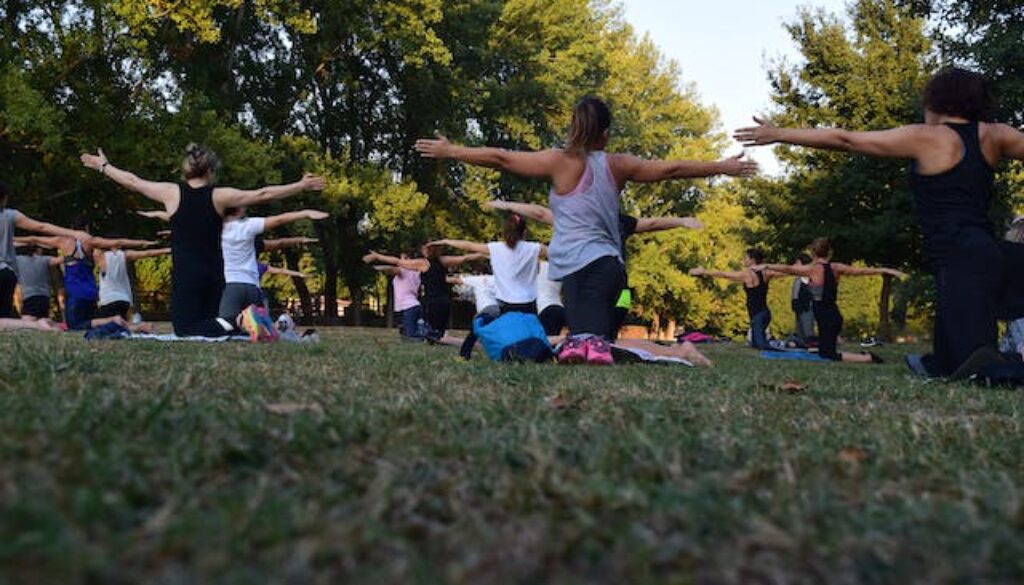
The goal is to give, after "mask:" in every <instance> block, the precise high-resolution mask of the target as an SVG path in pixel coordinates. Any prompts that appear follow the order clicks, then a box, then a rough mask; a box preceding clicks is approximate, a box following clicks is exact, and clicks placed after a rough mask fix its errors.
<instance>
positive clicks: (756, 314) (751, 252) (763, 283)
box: [690, 248, 779, 351]
mask: <svg viewBox="0 0 1024 585" xmlns="http://www.w3.org/2000/svg"><path fill="white" fill-rule="evenodd" d="M764 258H765V256H764V252H763V251H762V250H761V249H760V248H748V249H747V250H746V252H744V253H743V270H737V271H728V270H708V269H706V268H704V267H701V266H698V267H697V268H693V269H691V270H690V276H697V277H705V278H721V279H724V280H728V281H730V282H736V283H739V284H742V285H743V293H744V294H745V295H746V297H747V316H748V317H750V345H751V346H752V347H753V348H754V349H760V350H766V351H771V350H774V349H775V348H774V347H772V344H771V343H770V342H769V341H768V327H769V326H771V324H772V311H771V309H769V308H768V282H769V281H771V279H772V278H774V277H776V276H778V274H779V273H778V272H775V271H772V270H762V269H760V268H758V267H757V266H758V265H759V264H761V263H762V262H764Z"/></svg>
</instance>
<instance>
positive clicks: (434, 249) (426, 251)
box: [422, 244, 441, 260]
mask: <svg viewBox="0 0 1024 585" xmlns="http://www.w3.org/2000/svg"><path fill="white" fill-rule="evenodd" d="M422 251H423V257H424V258H426V259H427V260H434V259H436V258H438V257H440V256H441V246H428V245H426V244H424V245H423V248H422Z"/></svg>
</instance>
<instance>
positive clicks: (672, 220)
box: [636, 217, 704, 234]
mask: <svg viewBox="0 0 1024 585" xmlns="http://www.w3.org/2000/svg"><path fill="white" fill-rule="evenodd" d="M676 228H687V229H691V230H699V229H703V228H704V224H703V223H701V222H700V221H698V220H697V219H696V218H693V217H641V218H640V219H638V220H637V222H636V233H638V234H641V233H645V232H660V231H664V230H672V229H676Z"/></svg>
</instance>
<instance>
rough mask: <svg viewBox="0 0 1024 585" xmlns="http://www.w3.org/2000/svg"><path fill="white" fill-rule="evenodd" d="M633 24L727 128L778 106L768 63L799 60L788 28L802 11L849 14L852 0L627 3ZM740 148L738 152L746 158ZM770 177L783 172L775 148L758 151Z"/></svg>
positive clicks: (757, 157)
mask: <svg viewBox="0 0 1024 585" xmlns="http://www.w3.org/2000/svg"><path fill="white" fill-rule="evenodd" d="M622 3H623V6H624V8H625V16H626V20H627V21H629V22H630V23H631V24H632V25H633V26H634V27H635V28H636V31H637V33H638V34H640V35H642V34H644V33H648V34H650V36H651V39H652V40H653V41H654V42H655V43H656V44H657V45H658V47H659V48H660V49H661V52H662V54H664V55H665V57H667V58H669V59H672V60H674V61H676V62H677V63H679V65H680V67H681V69H682V80H683V81H684V82H686V83H690V82H693V83H695V84H696V87H697V91H698V93H699V94H700V97H701V101H702V102H703V103H704V104H705V105H710V106H714V107H716V108H718V111H719V113H720V114H721V121H722V125H723V127H724V129H725V130H726V131H727V132H728V133H729V134H730V135H731V134H732V130H734V129H736V128H739V127H741V126H746V125H748V122H749V121H750V117H751V116H752V115H754V114H756V113H758V112H766V111H768V110H769V108H770V106H771V100H770V98H769V87H768V77H767V74H766V72H767V65H768V61H769V60H771V59H775V58H777V57H782V56H785V57H788V58H789V59H790V60H791V61H793V60H796V59H797V58H798V57H799V53H798V52H797V50H796V47H795V46H794V44H793V42H792V41H791V40H790V38H789V34H788V33H787V32H786V31H785V30H784V29H783V28H782V25H783V23H784V22H788V21H791V20H793V18H794V17H795V16H796V14H797V10H798V9H799V7H801V6H811V7H821V8H824V9H825V10H827V11H829V12H834V13H842V12H843V11H844V10H845V5H846V2H845V1H844V0H802V1H796V0H623V2H622ZM738 149H739V146H738V145H734V147H733V148H732V150H731V152H738ZM748 154H749V155H750V156H752V157H753V158H754V159H755V160H757V161H758V162H760V163H761V166H762V171H764V172H766V173H771V174H776V173H777V172H778V171H779V165H778V161H777V160H776V159H775V156H774V155H773V154H772V152H771V149H770V148H759V149H751V150H749V151H748Z"/></svg>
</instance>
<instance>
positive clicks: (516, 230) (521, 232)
mask: <svg viewBox="0 0 1024 585" xmlns="http://www.w3.org/2000/svg"><path fill="white" fill-rule="evenodd" d="M525 235H526V220H524V219H523V216H521V215H519V214H518V213H510V214H509V215H508V216H507V217H505V225H504V226H503V228H502V236H503V237H504V239H505V245H506V246H508V247H509V248H512V249H513V250H514V249H515V247H516V244H518V243H519V242H520V241H522V239H523V236H525Z"/></svg>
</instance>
